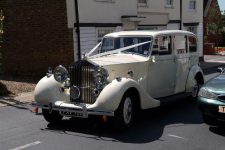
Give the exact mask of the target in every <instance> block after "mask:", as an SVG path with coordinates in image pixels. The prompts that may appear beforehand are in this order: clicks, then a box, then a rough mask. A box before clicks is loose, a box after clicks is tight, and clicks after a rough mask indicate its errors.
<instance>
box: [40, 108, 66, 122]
mask: <svg viewBox="0 0 225 150" xmlns="http://www.w3.org/2000/svg"><path fill="white" fill-rule="evenodd" d="M42 114H43V116H44V118H45V120H46V121H48V122H49V123H58V122H60V121H61V120H62V118H63V116H62V115H60V114H59V112H58V111H54V110H52V112H49V110H48V109H42Z"/></svg>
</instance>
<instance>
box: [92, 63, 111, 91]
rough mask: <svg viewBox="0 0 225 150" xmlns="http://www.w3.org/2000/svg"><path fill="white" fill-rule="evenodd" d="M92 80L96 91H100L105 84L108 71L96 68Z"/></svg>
mask: <svg viewBox="0 0 225 150" xmlns="http://www.w3.org/2000/svg"><path fill="white" fill-rule="evenodd" d="M94 78H95V84H96V87H97V89H101V88H103V86H104V85H105V84H106V83H107V78H108V71H107V70H106V69H104V68H102V67H98V68H96V69H95V72H94Z"/></svg>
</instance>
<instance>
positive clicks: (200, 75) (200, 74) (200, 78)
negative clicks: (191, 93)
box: [195, 72, 205, 85]
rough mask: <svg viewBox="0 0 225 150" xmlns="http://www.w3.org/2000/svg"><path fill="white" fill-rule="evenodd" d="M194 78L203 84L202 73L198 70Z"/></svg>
mask: <svg viewBox="0 0 225 150" xmlns="http://www.w3.org/2000/svg"><path fill="white" fill-rule="evenodd" d="M195 79H196V80H197V82H198V83H199V84H200V85H203V84H204V83H205V81H204V77H203V74H202V73H201V72H198V73H197V74H196V75H195Z"/></svg>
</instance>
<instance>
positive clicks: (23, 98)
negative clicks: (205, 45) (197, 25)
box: [0, 55, 225, 107]
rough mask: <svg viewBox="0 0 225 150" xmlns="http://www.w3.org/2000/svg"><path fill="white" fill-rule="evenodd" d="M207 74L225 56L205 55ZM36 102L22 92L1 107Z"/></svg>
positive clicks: (1, 102) (4, 99) (222, 63)
mask: <svg viewBox="0 0 225 150" xmlns="http://www.w3.org/2000/svg"><path fill="white" fill-rule="evenodd" d="M200 66H201V68H202V69H203V72H204V73H205V75H208V74H212V73H215V72H216V71H217V68H218V67H220V66H223V67H225V56H221V55H205V56H204V62H200ZM32 102H34V92H26V93H20V94H19V95H17V96H8V97H0V107H4V106H10V105H11V106H13V105H18V104H27V103H28V104H31V103H32Z"/></svg>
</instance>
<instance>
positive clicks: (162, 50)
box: [159, 36, 172, 55]
mask: <svg viewBox="0 0 225 150" xmlns="http://www.w3.org/2000/svg"><path fill="white" fill-rule="evenodd" d="M170 54H172V38H171V36H161V37H159V55H170Z"/></svg>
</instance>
